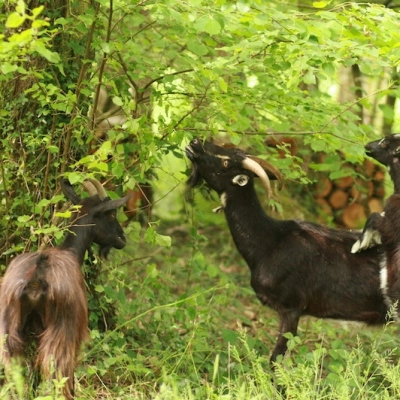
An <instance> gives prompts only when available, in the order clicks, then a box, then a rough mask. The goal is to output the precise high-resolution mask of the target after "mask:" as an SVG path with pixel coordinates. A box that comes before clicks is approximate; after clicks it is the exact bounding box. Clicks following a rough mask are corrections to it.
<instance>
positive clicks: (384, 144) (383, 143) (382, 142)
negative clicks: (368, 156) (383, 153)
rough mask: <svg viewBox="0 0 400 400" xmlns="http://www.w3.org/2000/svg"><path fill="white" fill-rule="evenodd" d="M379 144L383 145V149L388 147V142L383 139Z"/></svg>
mask: <svg viewBox="0 0 400 400" xmlns="http://www.w3.org/2000/svg"><path fill="white" fill-rule="evenodd" d="M379 144H380V146H381V147H382V149H386V147H387V143H386V142H385V141H384V140H382V141H381V142H380V143H379Z"/></svg>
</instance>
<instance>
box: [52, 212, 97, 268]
mask: <svg viewBox="0 0 400 400" xmlns="http://www.w3.org/2000/svg"><path fill="white" fill-rule="evenodd" d="M91 224H93V223H91V221H90V218H89V217H88V216H84V215H81V214H79V215H78V216H77V217H76V218H74V217H72V218H71V227H70V228H69V229H68V233H67V235H66V236H65V239H64V241H63V242H62V243H61V245H60V246H59V248H60V249H63V250H68V251H70V252H71V253H73V254H74V255H75V257H76V259H77V260H78V263H79V265H82V263H83V261H84V259H85V254H86V251H87V250H89V248H90V246H91V244H92V242H93V226H91Z"/></svg>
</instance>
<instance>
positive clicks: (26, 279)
mask: <svg viewBox="0 0 400 400" xmlns="http://www.w3.org/2000/svg"><path fill="white" fill-rule="evenodd" d="M45 260H46V255H45V254H43V253H40V252H35V253H27V254H21V255H19V256H17V257H16V258H15V259H14V260H12V261H11V263H10V265H9V266H8V268H7V271H6V273H5V275H4V277H3V280H2V282H1V287H0V304H1V309H0V362H1V363H2V364H9V362H10V359H11V357H14V356H17V357H18V356H22V355H23V353H24V350H25V340H24V338H23V337H22V334H21V331H22V327H23V325H24V323H25V319H26V317H27V315H28V314H29V313H30V312H31V310H32V309H33V308H35V305H36V304H37V303H38V302H39V301H40V300H41V298H42V294H43V292H44V291H45V290H46V283H45V281H43V275H44V266H45V264H46V262H45Z"/></svg>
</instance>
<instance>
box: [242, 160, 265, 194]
mask: <svg viewBox="0 0 400 400" xmlns="http://www.w3.org/2000/svg"><path fill="white" fill-rule="evenodd" d="M242 167H243V168H244V169H247V170H248V171H251V172H253V173H255V174H256V175H257V176H258V177H259V178H260V179H261V182H262V184H263V185H264V187H265V189H266V191H267V197H268V198H270V197H271V196H270V195H271V185H270V182H269V178H268V174H267V173H266V172H265V170H264V168H263V167H262V166H261V165H260V164H259V163H258V162H257V161H254V160H252V159H251V158H249V157H246V158H245V159H244V160H243V161H242Z"/></svg>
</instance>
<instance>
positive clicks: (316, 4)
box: [313, 1, 330, 8]
mask: <svg viewBox="0 0 400 400" xmlns="http://www.w3.org/2000/svg"><path fill="white" fill-rule="evenodd" d="M329 3H330V2H328V1H314V2H313V7H315V8H325V7H326V6H327V5H328V4H329Z"/></svg>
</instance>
